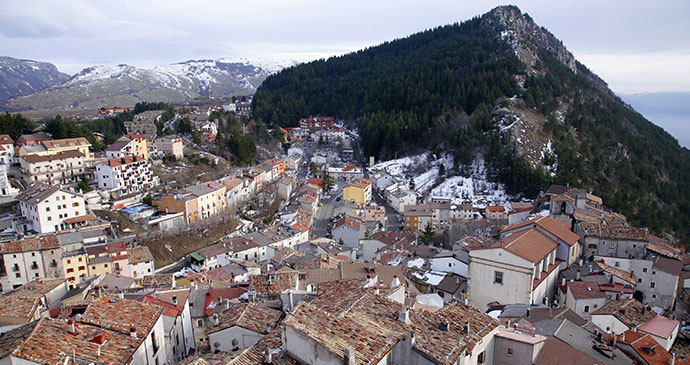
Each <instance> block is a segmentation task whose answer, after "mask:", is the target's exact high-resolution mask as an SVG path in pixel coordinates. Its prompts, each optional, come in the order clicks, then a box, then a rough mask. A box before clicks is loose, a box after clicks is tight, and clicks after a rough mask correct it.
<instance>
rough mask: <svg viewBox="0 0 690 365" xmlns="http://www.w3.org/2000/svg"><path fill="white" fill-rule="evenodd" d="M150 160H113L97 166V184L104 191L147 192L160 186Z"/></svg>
mask: <svg viewBox="0 0 690 365" xmlns="http://www.w3.org/2000/svg"><path fill="white" fill-rule="evenodd" d="M150 166H151V164H150V163H149V161H148V160H146V159H144V158H142V157H138V156H132V155H130V156H126V157H120V158H112V159H110V160H108V161H107V162H106V163H98V164H97V165H96V182H97V184H98V188H99V189H102V190H107V191H111V190H119V191H121V192H122V193H123V194H130V193H133V192H138V191H146V190H148V189H150V188H152V187H154V186H156V185H158V177H157V176H153V173H152V172H151V170H150Z"/></svg>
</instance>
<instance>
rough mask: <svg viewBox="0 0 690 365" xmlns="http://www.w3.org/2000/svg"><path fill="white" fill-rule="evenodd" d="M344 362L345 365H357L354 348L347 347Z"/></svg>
mask: <svg viewBox="0 0 690 365" xmlns="http://www.w3.org/2000/svg"><path fill="white" fill-rule="evenodd" d="M343 360H345V365H355V349H354V347H347V348H346V349H345V351H344V353H343Z"/></svg>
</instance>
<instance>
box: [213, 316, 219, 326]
mask: <svg viewBox="0 0 690 365" xmlns="http://www.w3.org/2000/svg"><path fill="white" fill-rule="evenodd" d="M218 324H219V321H218V313H214V314H213V327H218Z"/></svg>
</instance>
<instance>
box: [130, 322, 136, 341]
mask: <svg viewBox="0 0 690 365" xmlns="http://www.w3.org/2000/svg"><path fill="white" fill-rule="evenodd" d="M129 335H130V336H132V338H137V327H136V326H134V324H132V325H131V326H129Z"/></svg>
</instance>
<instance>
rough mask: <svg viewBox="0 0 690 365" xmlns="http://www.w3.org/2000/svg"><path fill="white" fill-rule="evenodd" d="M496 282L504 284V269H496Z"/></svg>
mask: <svg viewBox="0 0 690 365" xmlns="http://www.w3.org/2000/svg"><path fill="white" fill-rule="evenodd" d="M494 283H495V284H503V272H502V271H494Z"/></svg>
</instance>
